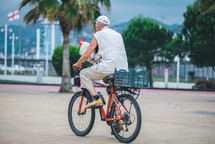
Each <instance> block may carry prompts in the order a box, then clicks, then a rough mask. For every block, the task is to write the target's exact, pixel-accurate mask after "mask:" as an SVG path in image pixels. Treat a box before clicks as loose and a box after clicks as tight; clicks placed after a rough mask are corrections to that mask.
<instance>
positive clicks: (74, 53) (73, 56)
mask: <svg viewBox="0 0 215 144" xmlns="http://www.w3.org/2000/svg"><path fill="white" fill-rule="evenodd" d="M69 53H70V58H69V59H70V67H72V64H73V63H75V62H76V61H78V59H79V58H80V55H79V49H78V47H75V46H69ZM62 63H63V46H58V47H56V48H55V50H54V53H53V55H52V64H53V66H54V69H55V71H56V73H57V75H59V76H61V75H62ZM70 74H71V75H73V69H70Z"/></svg>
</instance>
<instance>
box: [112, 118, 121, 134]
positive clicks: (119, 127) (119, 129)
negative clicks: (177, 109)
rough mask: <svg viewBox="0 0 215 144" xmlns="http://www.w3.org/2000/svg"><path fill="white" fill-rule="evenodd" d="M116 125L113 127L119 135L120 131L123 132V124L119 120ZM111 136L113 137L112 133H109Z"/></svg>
mask: <svg viewBox="0 0 215 144" xmlns="http://www.w3.org/2000/svg"><path fill="white" fill-rule="evenodd" d="M117 124H118V125H116V126H115V129H116V132H117V133H120V131H121V130H123V125H122V124H123V122H122V121H121V120H119V121H118V122H117ZM111 135H113V132H112V131H111Z"/></svg>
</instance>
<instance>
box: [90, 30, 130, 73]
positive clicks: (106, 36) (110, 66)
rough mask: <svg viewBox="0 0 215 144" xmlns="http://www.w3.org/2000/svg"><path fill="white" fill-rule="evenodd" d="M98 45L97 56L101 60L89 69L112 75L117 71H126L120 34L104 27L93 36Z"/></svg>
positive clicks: (126, 65)
mask: <svg viewBox="0 0 215 144" xmlns="http://www.w3.org/2000/svg"><path fill="white" fill-rule="evenodd" d="M94 37H95V38H96V40H97V43H98V47H99V50H98V55H99V56H101V59H100V60H99V61H98V62H97V63H96V64H94V65H93V66H92V67H91V68H92V69H94V70H96V71H97V72H100V73H114V70H115V68H116V69H117V70H120V69H124V70H126V71H127V70H128V61H127V55H126V51H125V46H124V43H123V39H122V36H121V34H120V33H118V32H116V31H114V30H112V29H110V28H109V27H104V28H103V29H102V30H101V31H98V32H96V33H95V34H94Z"/></svg>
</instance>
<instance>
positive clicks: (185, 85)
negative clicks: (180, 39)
mask: <svg viewBox="0 0 215 144" xmlns="http://www.w3.org/2000/svg"><path fill="white" fill-rule="evenodd" d="M0 80H13V81H24V82H32V83H36V82H37V77H36V76H18V75H15V76H11V75H7V76H4V75H0ZM71 81H72V83H73V79H72V80H71ZM101 82H102V81H101ZM42 83H43V84H60V83H61V77H51V76H49V77H43V78H42ZM153 85H154V87H155V88H164V87H165V85H164V82H154V84H153ZM193 85H194V83H179V86H178V88H181V89H191V88H192V86H193ZM168 88H177V83H176V82H169V83H168Z"/></svg>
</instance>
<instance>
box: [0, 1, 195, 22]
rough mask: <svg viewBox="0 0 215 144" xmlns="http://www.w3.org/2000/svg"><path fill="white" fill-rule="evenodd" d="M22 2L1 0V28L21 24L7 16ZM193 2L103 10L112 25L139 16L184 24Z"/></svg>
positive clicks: (127, 4) (118, 4) (114, 5)
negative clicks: (11, 20) (187, 11)
mask: <svg viewBox="0 0 215 144" xmlns="http://www.w3.org/2000/svg"><path fill="white" fill-rule="evenodd" d="M20 2H21V0H1V5H0V22H1V23H0V26H4V25H5V24H18V23H19V20H16V21H13V22H9V21H8V20H7V14H8V13H10V12H12V11H15V10H17V9H18V7H19V3H20ZM193 2H194V0H111V12H110V13H107V12H106V11H105V10H102V14H103V15H107V16H108V18H109V19H110V23H111V25H115V24H119V23H123V22H127V21H129V20H130V19H132V18H134V17H138V16H141V17H149V18H154V19H156V20H159V21H162V22H163V23H166V24H169V25H171V24H182V23H183V20H184V18H183V13H184V12H185V11H186V7H187V6H188V5H190V4H192V3H193ZM103 9H104V8H103ZM28 10H29V7H28V6H27V7H26V8H23V9H22V10H21V11H20V15H21V22H22V21H23V20H22V18H23V16H24V15H25V14H26V13H27V12H28Z"/></svg>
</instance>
